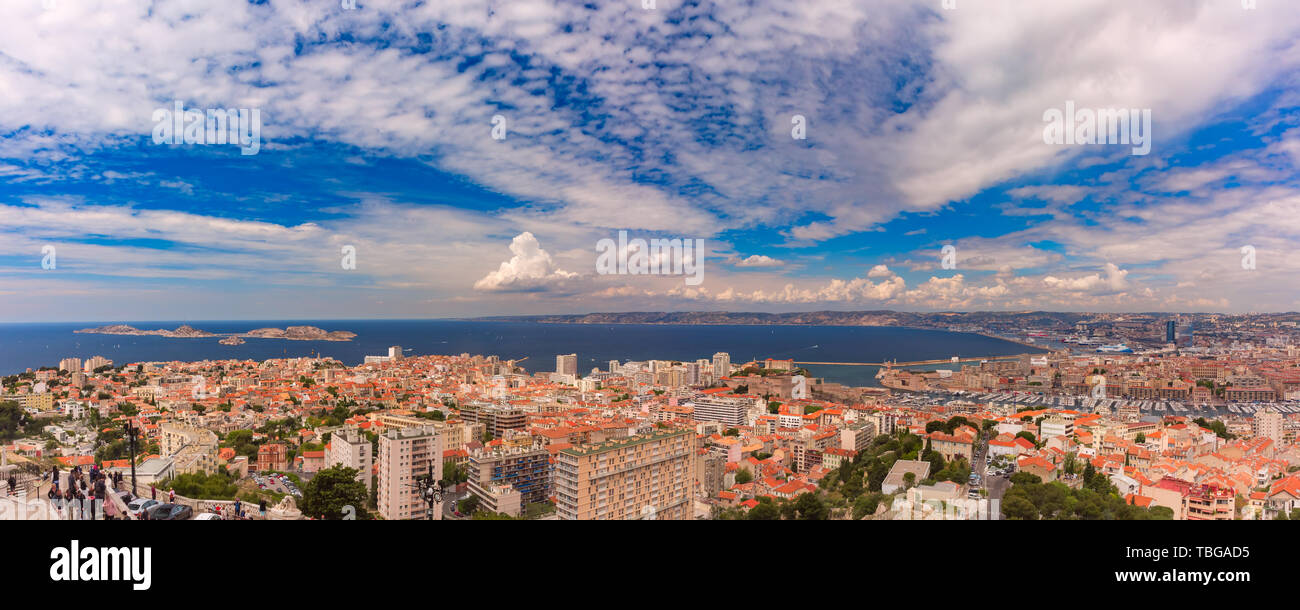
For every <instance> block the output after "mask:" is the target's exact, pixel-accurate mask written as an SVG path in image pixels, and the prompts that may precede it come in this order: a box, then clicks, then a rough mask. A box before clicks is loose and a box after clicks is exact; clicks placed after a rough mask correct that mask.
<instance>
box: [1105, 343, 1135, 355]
mask: <svg viewBox="0 0 1300 610" xmlns="http://www.w3.org/2000/svg"><path fill="white" fill-rule="evenodd" d="M1097 351H1099V352H1110V353H1118V354H1131V353H1133V349H1132V348H1130V347H1129V346H1127V345H1124V344H1123V343H1116V344H1114V345H1103V346H1101V347H1099V348H1097Z"/></svg>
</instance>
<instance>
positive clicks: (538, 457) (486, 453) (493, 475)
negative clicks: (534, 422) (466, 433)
mask: <svg viewBox="0 0 1300 610" xmlns="http://www.w3.org/2000/svg"><path fill="white" fill-rule="evenodd" d="M550 471H551V453H550V452H549V451H547V450H546V448H545V447H542V446H539V445H533V446H531V447H511V446H507V445H501V446H497V447H492V448H483V449H475V450H473V451H470V453H469V459H468V461H466V462H465V472H466V473H467V474H468V475H469V490H470V492H472V493H473V494H474V495H476V496H478V497H479V499H481V500H489V499H490V498H491V496H492V495H493V492H492V486H493V485H510V486H511V487H513V488H514V489H515V490H516V491H518V492H519V493H520V495H522V496H523V502H525V503H534V502H545V501H546V498H547V497H548V496H550V495H551V485H550V478H551V472H550Z"/></svg>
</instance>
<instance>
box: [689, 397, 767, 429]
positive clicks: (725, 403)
mask: <svg viewBox="0 0 1300 610" xmlns="http://www.w3.org/2000/svg"><path fill="white" fill-rule="evenodd" d="M690 404H691V405H693V406H694V408H695V413H694V415H693V417H694V419H695V421H716V422H722V423H724V424H726V425H728V426H743V425H745V420H746V415H747V414H748V413H749V409H750V407H752V406H753V405H754V401H752V400H749V399H746V398H729V397H724V396H710V395H708V394H697V395H695V397H694V398H692V399H691V403H690Z"/></svg>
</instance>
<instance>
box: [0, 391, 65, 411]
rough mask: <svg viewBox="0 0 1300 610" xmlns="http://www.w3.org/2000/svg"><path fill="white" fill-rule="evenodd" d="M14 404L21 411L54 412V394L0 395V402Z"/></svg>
mask: <svg viewBox="0 0 1300 610" xmlns="http://www.w3.org/2000/svg"><path fill="white" fill-rule="evenodd" d="M11 401H12V402H16V403H18V406H19V407H22V408H23V409H32V410H34V411H52V410H54V394H51V393H49V392H41V393H40V394H4V395H0V402H11Z"/></svg>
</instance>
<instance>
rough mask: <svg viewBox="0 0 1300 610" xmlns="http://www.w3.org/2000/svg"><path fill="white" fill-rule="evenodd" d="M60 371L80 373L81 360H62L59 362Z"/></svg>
mask: <svg viewBox="0 0 1300 610" xmlns="http://www.w3.org/2000/svg"><path fill="white" fill-rule="evenodd" d="M59 370H60V371H69V372H72V373H76V372H79V371H81V358H64V359H63V360H60V361H59Z"/></svg>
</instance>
